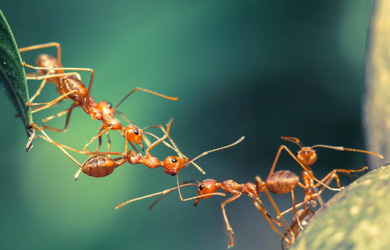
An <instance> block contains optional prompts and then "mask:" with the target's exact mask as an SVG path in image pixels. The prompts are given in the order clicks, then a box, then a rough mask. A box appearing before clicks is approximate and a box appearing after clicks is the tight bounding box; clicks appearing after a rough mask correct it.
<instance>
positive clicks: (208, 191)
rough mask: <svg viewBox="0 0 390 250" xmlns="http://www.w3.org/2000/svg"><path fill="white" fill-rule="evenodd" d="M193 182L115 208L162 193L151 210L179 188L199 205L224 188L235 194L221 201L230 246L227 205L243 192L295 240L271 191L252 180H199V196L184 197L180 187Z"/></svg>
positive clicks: (271, 223)
mask: <svg viewBox="0 0 390 250" xmlns="http://www.w3.org/2000/svg"><path fill="white" fill-rule="evenodd" d="M191 182H192V183H193V182H197V181H188V182H185V183H182V184H180V185H178V186H177V187H174V188H170V189H166V190H164V191H161V192H158V193H154V194H150V195H146V196H143V197H139V198H135V199H132V200H128V201H126V202H123V203H121V204H119V205H118V206H116V207H115V209H118V208H120V207H122V206H124V205H126V204H129V203H132V202H134V201H138V200H142V199H145V198H149V197H153V196H157V195H162V196H161V197H160V198H159V199H158V200H156V201H155V202H154V203H153V204H152V205H151V206H150V207H149V210H150V209H152V208H153V207H154V206H155V205H156V204H157V202H159V201H160V200H161V199H162V198H164V197H165V196H166V195H168V194H169V193H170V192H172V191H174V190H176V189H178V191H179V196H180V199H181V200H182V201H188V200H193V199H195V202H194V206H197V205H198V203H199V201H200V200H202V199H207V198H210V197H212V196H214V195H220V196H222V195H221V194H223V193H220V192H218V190H219V189H222V190H223V191H224V192H225V193H230V194H232V195H233V196H232V197H230V198H229V199H227V200H225V201H224V202H222V203H221V209H222V214H223V218H224V220H225V224H226V230H227V233H228V235H229V238H230V243H229V245H228V248H230V247H233V246H234V238H233V233H234V232H233V229H232V228H231V226H230V223H229V220H228V218H227V215H226V210H225V206H226V205H227V204H228V203H231V202H233V201H235V200H237V199H238V198H240V196H241V195H242V194H246V195H247V196H248V197H249V198H252V201H253V204H254V206H255V207H256V208H257V209H258V210H259V211H260V213H261V214H262V215H263V217H264V218H265V219H266V221H267V222H268V224H269V225H270V226H271V228H272V230H274V231H275V232H276V233H277V234H279V235H280V236H281V237H282V238H283V240H284V241H286V242H287V244H288V245H290V244H291V243H293V242H294V239H295V236H294V235H293V233H290V232H292V231H291V230H289V229H288V223H287V222H286V221H285V220H284V218H283V216H282V215H281V214H280V211H279V209H278V207H277V205H276V203H275V202H274V200H273V198H272V197H271V195H270V194H269V192H268V191H267V190H261V191H260V192H259V189H258V188H257V186H256V185H255V184H254V183H251V182H247V183H245V184H239V183H237V182H235V181H233V180H226V181H224V182H218V181H216V180H214V179H206V180H203V181H201V182H197V183H198V184H197V185H196V186H197V187H198V195H197V196H195V197H191V198H187V199H183V198H182V197H181V194H180V189H179V188H180V187H183V186H189V185H191V184H188V183H191ZM192 185H193V186H195V184H192ZM261 192H264V193H265V194H266V196H267V198H268V199H269V201H270V202H271V205H272V206H273V208H274V209H275V211H276V213H277V215H278V217H279V220H281V222H279V221H275V220H274V219H273V218H272V217H271V215H270V214H269V213H268V212H267V210H266V208H265V206H264V205H263V203H262V201H261V200H260V198H259V196H260V193H261ZM273 223H274V224H276V225H278V226H279V227H281V228H282V229H283V231H284V232H285V234H284V235H283V234H282V233H281V232H280V231H279V230H277V229H276V227H275V226H274V224H273ZM286 227H287V229H286ZM287 238H289V239H287Z"/></svg>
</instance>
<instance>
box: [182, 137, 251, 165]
mask: <svg viewBox="0 0 390 250" xmlns="http://www.w3.org/2000/svg"><path fill="white" fill-rule="evenodd" d="M244 139H245V136H242V137H241V138H240V139H238V140H237V141H236V142H234V143H232V144H229V145H227V146H223V147H220V148H216V149H212V150H209V151H206V152H203V153H201V154H200V155H198V156H197V157H195V158H194V159H192V160H190V161H189V162H187V163H186V164H184V167H186V166H188V165H189V164H191V163H192V162H194V161H196V160H197V159H199V158H201V157H203V156H205V155H208V154H209V153H212V152H215V151H219V150H222V149H225V148H230V147H233V146H235V145H237V144H238V143H240V142H242V141H243V140H244Z"/></svg>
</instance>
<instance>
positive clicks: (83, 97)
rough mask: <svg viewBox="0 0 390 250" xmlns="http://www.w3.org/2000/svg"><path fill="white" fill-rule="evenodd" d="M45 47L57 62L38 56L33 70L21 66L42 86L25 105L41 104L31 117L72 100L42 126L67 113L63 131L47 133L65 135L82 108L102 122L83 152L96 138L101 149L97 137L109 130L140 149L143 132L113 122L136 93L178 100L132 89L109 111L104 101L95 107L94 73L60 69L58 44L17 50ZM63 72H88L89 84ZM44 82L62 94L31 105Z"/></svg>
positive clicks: (108, 104)
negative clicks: (51, 50)
mask: <svg viewBox="0 0 390 250" xmlns="http://www.w3.org/2000/svg"><path fill="white" fill-rule="evenodd" d="M48 47H56V48H57V58H55V57H52V56H50V55H47V54H44V55H40V56H39V57H38V59H37V66H38V67H33V66H30V65H28V64H26V63H24V65H25V66H27V67H31V68H33V69H36V70H38V72H39V74H40V76H38V77H29V78H28V79H36V80H43V81H42V83H41V85H40V86H39V88H38V90H37V92H36V93H35V94H34V95H33V97H32V98H31V99H30V100H29V102H28V103H27V105H42V104H44V106H43V107H40V108H38V109H35V110H34V111H33V112H32V113H35V112H38V111H40V110H43V109H47V108H49V107H51V106H53V105H54V104H56V103H57V102H59V101H60V100H62V99H64V98H65V99H71V100H73V102H74V103H73V104H72V106H71V107H70V108H68V109H66V110H64V111H62V112H60V113H58V114H56V115H54V116H50V117H47V118H46V119H44V120H43V123H45V122H47V121H48V120H51V119H53V118H56V117H60V116H63V115H65V114H66V113H68V115H67V117H66V121H65V127H64V129H62V130H60V129H56V128H51V127H49V126H46V125H45V126H44V127H43V128H45V129H50V130H53V131H57V132H65V131H66V130H67V128H68V124H69V119H70V115H71V113H72V110H73V109H74V108H75V107H77V106H80V107H81V108H83V110H84V111H85V112H86V113H87V114H88V115H89V116H91V118H92V119H96V120H101V121H102V122H103V124H102V126H101V128H100V130H99V133H98V136H96V137H94V138H93V139H92V140H91V141H90V142H89V143H88V144H87V145H86V146H85V147H84V151H85V152H88V151H87V150H86V147H87V146H88V145H89V144H91V143H92V142H93V141H94V140H95V139H96V138H98V137H99V146H98V148H100V145H101V140H100V136H101V135H102V134H104V133H106V132H108V130H119V131H121V132H122V134H123V135H124V136H125V137H126V139H127V140H128V141H130V142H133V143H135V144H139V145H140V146H141V147H142V130H141V129H139V128H138V127H137V126H135V125H129V126H126V127H123V126H122V124H121V123H120V122H119V120H118V119H116V118H114V116H115V110H116V108H118V106H119V105H120V104H121V103H122V102H123V101H124V100H125V99H126V98H127V97H129V96H130V95H131V94H132V93H134V92H135V91H137V90H142V91H144V92H147V93H151V94H154V95H157V96H160V97H163V98H166V99H170V100H177V98H176V97H168V96H164V95H161V94H159V93H156V92H153V91H150V90H147V89H143V88H135V89H134V90H132V91H131V92H130V93H129V94H127V95H126V96H125V98H123V99H122V100H121V101H120V102H119V103H118V105H117V106H116V107H115V108H112V105H111V104H110V103H108V102H105V101H102V102H99V103H96V102H95V101H94V99H93V98H92V97H91V89H92V83H93V79H94V70H92V69H88V68H63V67H62V65H61V47H60V44H59V43H47V44H41V45H35V46H30V47H26V48H22V49H19V52H25V51H31V50H36V49H42V48H48ZM64 70H76V71H90V72H91V78H90V81H89V86H88V89H87V88H86V86H85V85H84V84H83V83H82V82H81V80H80V76H79V74H78V73H75V72H71V73H64ZM74 75H76V76H78V78H77V77H74ZM47 81H49V82H52V83H55V84H56V85H57V90H58V92H59V93H60V94H61V96H59V97H58V98H56V99H54V100H53V101H50V102H48V103H31V102H32V101H33V100H34V99H35V98H36V97H37V96H38V95H39V94H40V92H41V90H42V89H43V87H44V86H45V84H46V82H47ZM103 130H104V131H103ZM102 131H103V132H102ZM100 132H101V133H100ZM30 138H31V139H30V140H29V141H28V143H27V145H26V150H27V151H28V150H29V149H30V148H31V143H32V138H34V136H31V137H30ZM109 148H110V142H109ZM109 150H110V149H109Z"/></svg>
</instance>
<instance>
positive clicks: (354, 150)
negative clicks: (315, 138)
mask: <svg viewBox="0 0 390 250" xmlns="http://www.w3.org/2000/svg"><path fill="white" fill-rule="evenodd" d="M311 148H329V149H334V150H338V151H351V152H358V153H364V154H370V155H374V156H376V157H378V158H380V159H384V157H383V156H382V155H381V154H377V153H374V152H371V151H366V150H361V149H353V148H344V147H340V146H328V145H322V144H318V145H314V146H312V147H311Z"/></svg>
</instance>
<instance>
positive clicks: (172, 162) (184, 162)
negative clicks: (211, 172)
mask: <svg viewBox="0 0 390 250" xmlns="http://www.w3.org/2000/svg"><path fill="white" fill-rule="evenodd" d="M188 162H190V159H188V158H184V159H183V158H180V157H178V156H168V157H167V158H165V159H164V162H163V167H164V172H165V173H167V174H170V175H176V174H177V173H178V172H179V171H180V170H181V169H183V168H184V167H186V166H188Z"/></svg>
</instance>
